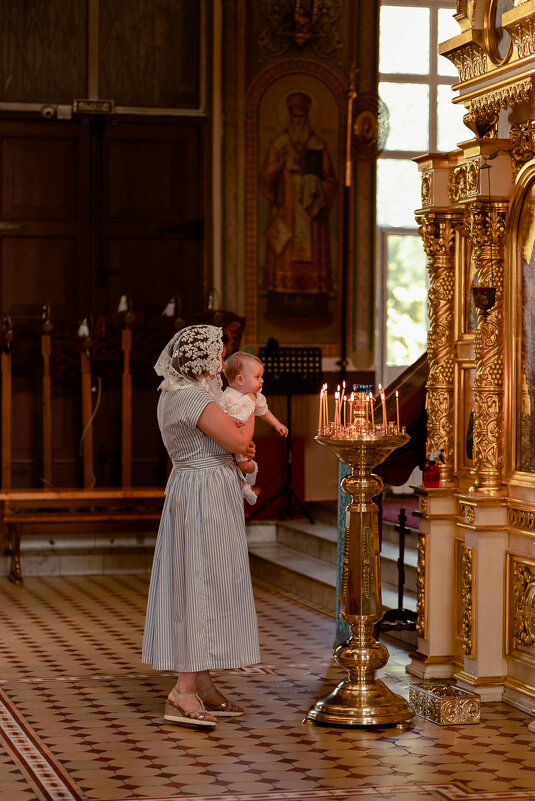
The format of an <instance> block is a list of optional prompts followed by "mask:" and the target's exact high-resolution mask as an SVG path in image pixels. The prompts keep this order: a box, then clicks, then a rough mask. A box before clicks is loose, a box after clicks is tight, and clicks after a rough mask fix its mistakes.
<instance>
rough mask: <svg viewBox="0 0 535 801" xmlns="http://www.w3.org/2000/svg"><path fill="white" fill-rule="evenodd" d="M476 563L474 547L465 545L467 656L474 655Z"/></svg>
mask: <svg viewBox="0 0 535 801" xmlns="http://www.w3.org/2000/svg"><path fill="white" fill-rule="evenodd" d="M473 580H474V563H473V548H471V547H470V546H468V545H464V546H463V548H462V568H461V603H462V633H463V651H464V653H465V654H466V655H467V656H472V657H473V656H474V653H473V652H474V637H473V634H474V632H473V611H474V610H473V596H474V581H473Z"/></svg>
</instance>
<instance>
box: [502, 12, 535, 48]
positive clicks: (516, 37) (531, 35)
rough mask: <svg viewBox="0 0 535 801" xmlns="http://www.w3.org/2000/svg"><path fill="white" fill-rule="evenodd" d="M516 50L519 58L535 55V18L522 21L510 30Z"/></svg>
mask: <svg viewBox="0 0 535 801" xmlns="http://www.w3.org/2000/svg"><path fill="white" fill-rule="evenodd" d="M508 31H509V33H510V34H511V39H512V40H513V46H514V47H515V48H516V51H517V53H518V58H525V57H526V56H532V55H533V53H535V20H534V19H533V17H527V18H526V19H521V20H519V21H518V23H517V24H516V25H514V26H511V27H510V28H508Z"/></svg>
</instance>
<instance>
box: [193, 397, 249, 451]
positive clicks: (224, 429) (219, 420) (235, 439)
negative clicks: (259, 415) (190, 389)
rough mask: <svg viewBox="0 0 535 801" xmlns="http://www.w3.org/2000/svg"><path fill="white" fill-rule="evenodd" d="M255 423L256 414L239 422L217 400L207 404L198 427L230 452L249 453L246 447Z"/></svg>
mask: <svg viewBox="0 0 535 801" xmlns="http://www.w3.org/2000/svg"><path fill="white" fill-rule="evenodd" d="M254 424H255V417H254V414H252V415H251V416H250V418H249V419H248V420H247V421H246V422H245V423H240V424H239V423H238V421H237V420H236V419H235V418H233V417H229V416H228V415H227V414H225V412H223V411H221V409H220V408H219V406H218V405H217V403H215V402H214V403H209V404H208V405H207V406H205V407H204V410H203V412H202V413H201V416H200V417H199V419H198V420H197V428H200V429H201V431H202V432H203V433H204V434H206V436H207V437H210V439H213V440H214V442H217V444H218V445H221V446H222V447H223V448H225V450H226V451H230V453H245V454H246V453H247V451H246V449H247V448H248V447H249V443H250V442H251V439H252V436H253V433H254Z"/></svg>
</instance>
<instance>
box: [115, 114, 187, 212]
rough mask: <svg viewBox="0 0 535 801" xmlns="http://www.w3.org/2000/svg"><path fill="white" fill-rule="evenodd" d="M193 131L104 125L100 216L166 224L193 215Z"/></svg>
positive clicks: (177, 128)
mask: <svg viewBox="0 0 535 801" xmlns="http://www.w3.org/2000/svg"><path fill="white" fill-rule="evenodd" d="M200 166H201V165H200V163H199V130H198V128H197V127H193V126H191V127H189V126H183V127H181V126H161V127H159V128H157V127H156V126H147V125H138V126H121V128H120V130H119V131H115V130H113V129H110V130H108V131H107V135H106V140H105V162H104V180H105V196H104V200H105V215H106V217H107V219H108V220H109V221H114V222H133V221H140V222H143V223H158V224H159V225H160V226H164V225H166V226H172V225H173V224H177V223H178V222H179V221H181V220H184V219H191V218H197V217H198V216H199V212H200V207H201V203H202V187H201V186H200V185H199V181H198V178H199V174H200Z"/></svg>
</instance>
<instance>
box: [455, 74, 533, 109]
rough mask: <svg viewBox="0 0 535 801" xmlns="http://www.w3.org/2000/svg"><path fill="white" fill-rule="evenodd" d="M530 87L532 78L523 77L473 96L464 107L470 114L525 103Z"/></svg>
mask: <svg viewBox="0 0 535 801" xmlns="http://www.w3.org/2000/svg"><path fill="white" fill-rule="evenodd" d="M532 87H533V81H532V79H531V78H524V80H522V81H517V82H516V83H512V84H509V85H508V86H503V87H501V88H500V89H494V90H493V91H492V92H487V93H486V94H483V95H479V96H478V97H474V98H473V99H472V100H470V101H469V102H468V103H467V106H466V108H467V110H468V112H469V113H470V114H478V115H481V114H493V113H494V114H496V113H498V112H499V111H500V109H502V108H508V107H509V106H516V105H517V104H518V103H525V102H526V101H527V100H529V97H530V94H531V89H532Z"/></svg>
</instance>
